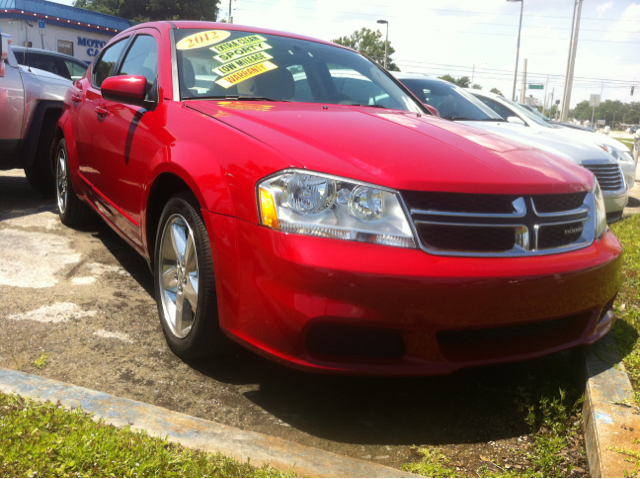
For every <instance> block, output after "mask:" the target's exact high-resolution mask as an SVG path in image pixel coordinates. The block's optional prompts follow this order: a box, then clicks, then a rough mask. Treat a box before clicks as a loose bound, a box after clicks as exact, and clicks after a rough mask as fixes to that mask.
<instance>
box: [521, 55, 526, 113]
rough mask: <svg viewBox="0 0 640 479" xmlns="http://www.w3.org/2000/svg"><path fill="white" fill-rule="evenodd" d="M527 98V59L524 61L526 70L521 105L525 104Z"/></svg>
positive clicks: (523, 77)
mask: <svg viewBox="0 0 640 479" xmlns="http://www.w3.org/2000/svg"><path fill="white" fill-rule="evenodd" d="M526 96H527V59H526V58H525V59H524V70H523V71H522V91H521V92H520V103H524V99H525V97H526Z"/></svg>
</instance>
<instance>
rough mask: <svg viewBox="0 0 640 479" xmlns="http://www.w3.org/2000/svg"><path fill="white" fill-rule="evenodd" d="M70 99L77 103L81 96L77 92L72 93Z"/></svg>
mask: <svg viewBox="0 0 640 479" xmlns="http://www.w3.org/2000/svg"><path fill="white" fill-rule="evenodd" d="M71 100H73V102H74V103H78V102H79V101H80V100H82V98H80V95H78V94H77V93H74V94H72V95H71Z"/></svg>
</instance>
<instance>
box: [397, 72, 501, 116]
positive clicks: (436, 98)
mask: <svg viewBox="0 0 640 479" xmlns="http://www.w3.org/2000/svg"><path fill="white" fill-rule="evenodd" d="M400 81H401V82H402V83H404V85H405V86H406V87H407V88H408V89H409V90H411V91H412V92H413V93H414V94H415V95H416V96H417V97H418V99H420V101H422V102H424V103H426V104H427V105H430V106H432V107H434V108H436V109H437V110H438V112H439V113H440V117H442V118H447V119H450V120H472V121H489V120H502V119H503V118H502V117H501V116H500V115H498V114H497V113H496V112H494V111H493V110H492V109H491V108H489V107H488V106H486V105H485V104H484V103H482V102H481V101H480V100H478V99H477V98H476V97H474V96H473V95H470V94H469V93H467V92H466V91H464V90H463V89H462V88H460V87H458V86H456V85H453V84H451V83H447V82H443V81H440V80H430V79H428V78H424V79H423V78H402V79H400Z"/></svg>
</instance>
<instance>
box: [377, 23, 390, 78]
mask: <svg viewBox="0 0 640 479" xmlns="http://www.w3.org/2000/svg"><path fill="white" fill-rule="evenodd" d="M378 23H380V24H384V25H386V26H387V38H386V40H385V41H384V69H385V70H386V69H387V45H389V22H388V21H387V20H378Z"/></svg>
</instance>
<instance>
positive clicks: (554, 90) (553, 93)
mask: <svg viewBox="0 0 640 479" xmlns="http://www.w3.org/2000/svg"><path fill="white" fill-rule="evenodd" d="M555 93H556V87H553V89H552V90H551V101H550V102H549V118H551V109H552V108H553V95H555ZM556 110H557V108H556Z"/></svg>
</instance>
